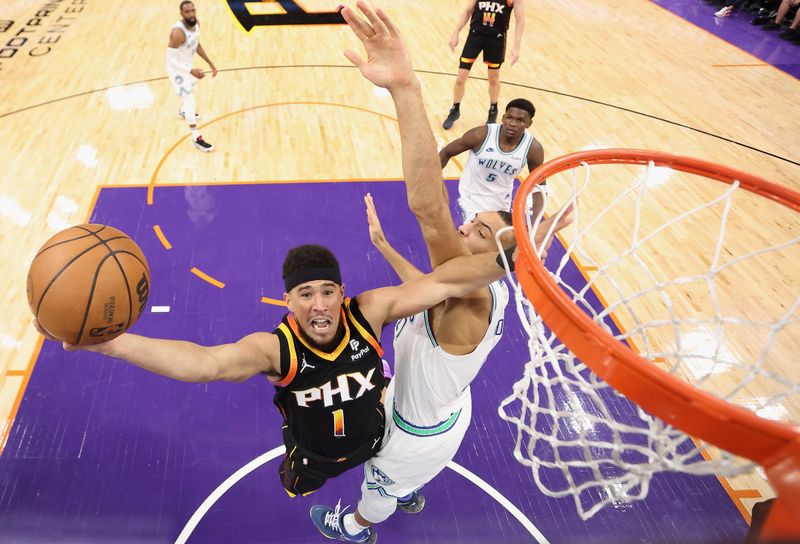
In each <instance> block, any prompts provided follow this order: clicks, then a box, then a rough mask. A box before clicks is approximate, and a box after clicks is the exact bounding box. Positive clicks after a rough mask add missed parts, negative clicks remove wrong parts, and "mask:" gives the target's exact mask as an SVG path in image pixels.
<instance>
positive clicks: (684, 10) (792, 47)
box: [651, 0, 800, 78]
mask: <svg viewBox="0 0 800 544" xmlns="http://www.w3.org/2000/svg"><path fill="white" fill-rule="evenodd" d="M651 1H652V2H653V3H655V4H658V5H659V6H661V7H663V8H665V9H667V10H669V11H671V12H672V13H674V14H675V15H678V16H680V17H682V18H683V19H686V20H687V21H689V22H691V23H693V24H695V25H697V26H699V27H700V28H702V29H704V30H707V31H709V32H711V33H712V34H714V35H716V36H719V37H720V38H722V39H723V40H725V41H727V42H729V43H731V44H733V45H735V46H737V47H739V48H740V49H743V50H745V51H747V52H748V53H750V54H751V55H753V56H755V57H757V58H759V59H761V60H763V61H764V62H766V63H768V64H771V65H773V66H774V67H776V68H778V69H779V70H783V71H784V72H786V73H787V74H790V75H792V76H794V77H796V78H800V45H797V44H793V43H791V42H788V41H786V40H782V39H780V38H779V37H778V34H780V31H765V30H762V27H761V26H757V25H751V24H750V22H751V21H752V20H753V19H754V18H755V17H756V15H755V14H753V13H749V12H747V11H743V10H741V9H737V10H734V11H733V12H732V13H731V14H730V15H729V16H728V17H714V13H715V12H716V11H717V10H719V9H720V7H721V6H717V5H713V6H710V5H708V4H706V3H705V2H703V1H702V0H651Z"/></svg>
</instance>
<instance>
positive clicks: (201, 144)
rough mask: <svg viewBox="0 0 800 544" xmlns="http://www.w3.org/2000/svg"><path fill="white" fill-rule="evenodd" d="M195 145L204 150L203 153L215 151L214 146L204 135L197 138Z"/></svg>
mask: <svg viewBox="0 0 800 544" xmlns="http://www.w3.org/2000/svg"><path fill="white" fill-rule="evenodd" d="M193 143H194V146H195V147H196V148H197V149H199V150H200V151H202V152H203V153H208V152H210V151H214V146H213V145H211V144H210V143H208V142H207V141H205V140H204V139H203V137H202V136H198V137H197V139H196V140H195V141H194V142H193Z"/></svg>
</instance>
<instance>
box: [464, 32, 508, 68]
mask: <svg viewBox="0 0 800 544" xmlns="http://www.w3.org/2000/svg"><path fill="white" fill-rule="evenodd" d="M481 51H483V62H485V63H486V64H487V65H488V66H489V69H490V70H496V69H498V68H500V65H501V64H503V61H504V60H505V57H506V36H505V34H498V35H494V36H487V35H486V34H481V33H480V32H475V31H474V30H472V31H470V33H469V35H468V36H467V41H466V42H465V43H464V50H463V51H462V52H461V61H460V62H459V64H458V67H459V68H464V69H465V70H469V69H470V68H472V65H473V63H474V62H475V60H476V59H477V58H478V55H479V54H480V53H481Z"/></svg>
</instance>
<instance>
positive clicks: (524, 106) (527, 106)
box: [506, 98, 536, 119]
mask: <svg viewBox="0 0 800 544" xmlns="http://www.w3.org/2000/svg"><path fill="white" fill-rule="evenodd" d="M511 108H518V109H521V110H524V111H527V112H528V114H529V115H530V116H531V119H533V116H534V115H536V108H534V107H533V103H532V102H531V101H530V100H525V99H524V98H515V99H514V100H512V101H511V102H509V103H508V105H507V106H506V111H508V110H509V109H511Z"/></svg>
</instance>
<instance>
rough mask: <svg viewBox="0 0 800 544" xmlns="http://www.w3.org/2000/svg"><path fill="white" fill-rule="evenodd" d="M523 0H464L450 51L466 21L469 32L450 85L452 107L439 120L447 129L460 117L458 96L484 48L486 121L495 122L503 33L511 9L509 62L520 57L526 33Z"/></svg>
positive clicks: (507, 24) (505, 34)
mask: <svg viewBox="0 0 800 544" xmlns="http://www.w3.org/2000/svg"><path fill="white" fill-rule="evenodd" d="M524 1H525V0H467V7H466V9H465V10H464V11H463V12H462V13H461V17H460V18H459V19H458V23H457V24H456V28H455V30H454V31H453V35H452V36H451V37H450V42H449V45H450V50H452V51H455V49H456V45H457V44H458V33H459V32H461V29H462V28H464V26H465V25H466V24H467V22H469V34H468V35H467V40H466V41H465V42H464V49H463V51H462V52H461V60H460V62H459V65H458V76H457V77H456V84H455V86H454V87H453V106H452V107H451V108H450V112H449V113H448V114H447V118H446V119H445V120H444V123H442V127H443V128H444V129H445V130H449V129H450V127H452V126H453V123H455V122H456V120H457V119H458V118H459V117H461V109H460V108H461V99H462V98H464V88H465V87H466V84H467V77H468V76H469V71H470V69H471V68H472V65H473V64H474V63H475V60H476V59H477V58H478V55H479V54H480V53H481V51H483V62H484V63H485V64H486V66H487V67H488V69H489V74H488V75H489V115H488V117H487V119H486V124H487V125H488V124H492V123H495V122H497V100H498V99H499V97H500V66H501V65H502V64H503V61H504V60H505V53H506V36H507V33H508V27H509V24H510V23H511V12H512V11H513V12H514V19H515V24H516V30H515V31H514V46H513V47H512V48H511V64H512V65H513V64H514V63H516V62H517V61H518V60H519V46H520V43H522V34H523V32H525V4H524Z"/></svg>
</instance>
